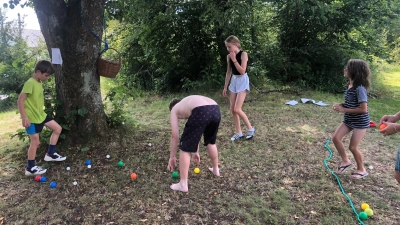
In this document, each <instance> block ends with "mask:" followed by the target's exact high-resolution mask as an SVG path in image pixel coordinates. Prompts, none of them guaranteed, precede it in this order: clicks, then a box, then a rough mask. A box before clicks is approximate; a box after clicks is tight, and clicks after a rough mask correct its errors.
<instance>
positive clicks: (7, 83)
mask: <svg viewBox="0 0 400 225" xmlns="http://www.w3.org/2000/svg"><path fill="white" fill-rule="evenodd" d="M5 12H6V11H5V10H4V9H1V8H0V94H3V95H8V96H10V99H9V101H10V102H8V103H11V102H12V103H14V104H15V98H16V96H17V94H19V93H20V92H21V89H22V85H23V84H24V82H25V81H26V80H27V79H28V78H29V77H30V76H32V73H33V69H32V68H33V67H34V65H35V63H36V61H37V60H38V59H40V58H44V57H45V56H47V57H48V54H46V52H45V49H46V48H45V47H44V43H42V44H41V45H40V44H39V45H38V46H37V47H28V45H27V43H26V41H25V40H24V38H23V37H22V30H23V29H24V24H23V22H20V21H16V20H13V21H9V22H6V15H5ZM2 103H3V101H2ZM1 106H2V108H4V104H1ZM7 106H8V105H7Z"/></svg>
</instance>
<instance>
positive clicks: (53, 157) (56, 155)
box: [44, 152, 67, 162]
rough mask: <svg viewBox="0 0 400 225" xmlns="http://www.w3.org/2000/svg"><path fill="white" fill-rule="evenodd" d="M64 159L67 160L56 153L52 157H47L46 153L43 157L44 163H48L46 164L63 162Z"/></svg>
mask: <svg viewBox="0 0 400 225" xmlns="http://www.w3.org/2000/svg"><path fill="white" fill-rule="evenodd" d="M66 159H67V157H65V156H61V155H59V154H58V153H56V152H55V153H54V154H53V155H49V153H46V155H45V156H44V161H48V162H49V161H56V162H59V161H64V160H66Z"/></svg>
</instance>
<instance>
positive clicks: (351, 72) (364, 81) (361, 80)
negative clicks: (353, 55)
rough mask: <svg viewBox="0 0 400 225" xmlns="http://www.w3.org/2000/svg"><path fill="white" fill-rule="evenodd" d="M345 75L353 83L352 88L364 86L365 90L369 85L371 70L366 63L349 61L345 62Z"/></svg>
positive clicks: (354, 60) (358, 60)
mask: <svg viewBox="0 0 400 225" xmlns="http://www.w3.org/2000/svg"><path fill="white" fill-rule="evenodd" d="M346 69H347V75H348V77H349V78H350V80H352V81H353V87H354V88H356V87H358V86H361V85H362V86H364V87H365V88H366V89H368V88H369V86H370V84H371V80H370V79H371V70H370V68H369V65H368V63H367V62H365V61H364V60H361V59H350V60H349V61H348V62H347V66H346Z"/></svg>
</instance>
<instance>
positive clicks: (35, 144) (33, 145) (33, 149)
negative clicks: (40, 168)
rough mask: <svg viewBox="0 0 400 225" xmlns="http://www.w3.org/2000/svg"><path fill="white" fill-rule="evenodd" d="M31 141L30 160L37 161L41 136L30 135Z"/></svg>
mask: <svg viewBox="0 0 400 225" xmlns="http://www.w3.org/2000/svg"><path fill="white" fill-rule="evenodd" d="M29 139H31V144H30V145H29V149H28V160H35V158H36V150H37V148H38V147H39V144H40V140H39V134H38V133H36V134H31V135H29Z"/></svg>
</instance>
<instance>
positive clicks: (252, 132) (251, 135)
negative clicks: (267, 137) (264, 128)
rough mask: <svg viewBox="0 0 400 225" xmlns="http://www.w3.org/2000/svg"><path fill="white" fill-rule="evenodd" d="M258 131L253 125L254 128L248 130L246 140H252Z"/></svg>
mask: <svg viewBox="0 0 400 225" xmlns="http://www.w3.org/2000/svg"><path fill="white" fill-rule="evenodd" d="M255 132H256V129H255V128H254V127H253V130H249V131H247V136H246V140H250V139H252V138H253V137H254V133H255Z"/></svg>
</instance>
